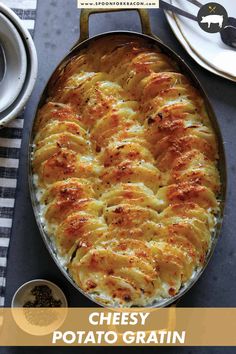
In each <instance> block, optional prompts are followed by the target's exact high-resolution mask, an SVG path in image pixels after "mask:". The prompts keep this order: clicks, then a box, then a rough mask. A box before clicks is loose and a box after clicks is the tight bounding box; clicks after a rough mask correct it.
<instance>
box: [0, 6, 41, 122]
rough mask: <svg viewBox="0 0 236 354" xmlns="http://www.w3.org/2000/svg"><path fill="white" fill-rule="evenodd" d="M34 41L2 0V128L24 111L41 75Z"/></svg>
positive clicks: (0, 115) (0, 22) (0, 24)
mask: <svg viewBox="0 0 236 354" xmlns="http://www.w3.org/2000/svg"><path fill="white" fill-rule="evenodd" d="M37 70H38V61H37V53H36V49H35V46H34V42H33V40H32V38H31V35H30V33H29V31H28V30H27V29H26V28H25V27H24V26H23V24H22V22H21V20H20V19H19V17H18V16H17V15H16V14H15V13H14V12H13V11H12V10H11V9H9V8H8V7H7V6H5V5H3V4H2V3H1V2H0V127H3V126H4V125H5V124H6V123H8V122H9V121H11V120H12V119H14V118H15V117H16V116H17V115H19V114H20V113H21V111H22V110H23V108H24V106H25V104H26V102H27V100H28V99H29V97H30V95H31V93H32V90H33V87H34V84H35V81H36V77H37Z"/></svg>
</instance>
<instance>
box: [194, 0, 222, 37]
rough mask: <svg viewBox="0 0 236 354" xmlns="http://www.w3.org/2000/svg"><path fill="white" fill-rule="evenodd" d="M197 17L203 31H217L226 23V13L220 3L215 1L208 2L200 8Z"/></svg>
mask: <svg viewBox="0 0 236 354" xmlns="http://www.w3.org/2000/svg"><path fill="white" fill-rule="evenodd" d="M197 19H198V24H199V26H200V27H201V29H203V31H205V32H209V33H217V32H220V31H221V30H222V29H223V28H224V27H225V26H226V25H227V23H228V14H227V11H226V10H225V8H224V7H223V6H222V5H220V4H218V3H216V2H209V3H208V4H206V5H203V6H202V7H201V8H200V10H199V12H198V15H197Z"/></svg>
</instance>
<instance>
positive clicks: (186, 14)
mask: <svg viewBox="0 0 236 354" xmlns="http://www.w3.org/2000/svg"><path fill="white" fill-rule="evenodd" d="M160 8H161V9H163V10H167V11H172V12H174V13H176V14H178V15H181V16H184V17H187V18H189V19H190V20H193V21H197V16H194V15H192V14H190V13H189V12H187V11H184V10H182V9H180V8H179V7H176V6H174V5H171V4H168V3H167V2H165V1H163V0H160Z"/></svg>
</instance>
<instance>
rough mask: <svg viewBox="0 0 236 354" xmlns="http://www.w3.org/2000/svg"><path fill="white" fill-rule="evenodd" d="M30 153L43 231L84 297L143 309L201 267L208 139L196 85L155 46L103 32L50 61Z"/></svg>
mask: <svg viewBox="0 0 236 354" xmlns="http://www.w3.org/2000/svg"><path fill="white" fill-rule="evenodd" d="M32 159H33V170H34V176H35V178H34V181H35V184H36V186H37V190H38V191H39V193H38V200H39V203H40V206H41V213H42V214H41V216H42V220H43V224H44V228H45V230H46V232H47V234H48V235H49V237H50V238H51V239H52V240H53V243H54V245H55V249H56V252H57V254H58V257H60V259H61V260H62V261H63V262H64V266H65V267H66V269H67V270H68V272H69V273H70V275H71V277H72V278H73V280H74V281H75V282H76V284H78V286H79V287H80V288H81V289H82V290H83V291H84V292H85V293H87V294H89V295H90V296H91V297H92V298H93V299H94V300H96V301H98V302H99V303H101V304H104V305H109V306H125V307H128V306H148V305H152V304H153V303H154V302H155V301H157V302H158V301H162V300H163V299H166V298H170V297H173V296H174V295H176V294H177V293H178V292H179V290H180V289H181V287H183V286H185V285H186V284H187V283H188V282H189V281H190V279H191V278H192V277H193V276H194V274H195V273H196V271H198V270H199V269H200V268H201V267H202V266H203V264H204V262H205V258H206V255H207V253H208V250H209V248H210V246H211V234H212V231H214V228H215V215H216V214H217V212H218V201H217V195H218V193H219V190H220V178H219V173H218V169H217V159H218V152H217V142H216V137H215V133H214V131H213V129H212V126H211V123H210V121H209V118H208V114H207V111H206V107H205V104H204V102H203V99H202V98H201V96H200V94H199V92H198V91H197V90H196V88H194V87H193V86H192V84H191V82H190V81H189V80H188V79H187V78H186V77H185V76H184V75H183V74H181V72H180V70H179V68H178V66H177V64H176V63H175V62H173V61H172V60H171V59H170V58H169V57H168V56H166V55H165V54H164V53H162V52H161V51H160V50H159V49H158V48H157V47H156V46H155V47H154V46H151V45H149V44H147V42H145V41H143V39H141V38H137V37H132V36H127V35H119V36H118V35H116V36H106V37H104V38H102V39H101V38H100V39H97V40H96V41H94V42H92V44H90V45H89V46H88V48H86V49H84V50H82V51H80V52H79V54H78V55H76V56H74V57H72V58H70V60H68V61H67V63H64V64H63V65H62V66H61V67H59V69H57V71H56V74H55V75H54V76H53V77H52V79H51V81H50V84H49V89H48V99H47V102H46V103H45V104H44V105H43V106H42V107H41V108H40V109H39V111H38V115H37V119H36V124H35V139H34V150H33V157H32Z"/></svg>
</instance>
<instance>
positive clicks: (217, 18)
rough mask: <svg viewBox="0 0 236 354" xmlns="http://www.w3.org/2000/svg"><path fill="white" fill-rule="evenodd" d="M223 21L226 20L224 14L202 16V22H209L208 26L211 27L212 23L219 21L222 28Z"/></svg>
mask: <svg viewBox="0 0 236 354" xmlns="http://www.w3.org/2000/svg"><path fill="white" fill-rule="evenodd" d="M223 21H224V16H223V15H207V16H202V20H201V23H207V24H208V28H210V27H211V24H212V23H218V25H219V26H220V28H222V25H223Z"/></svg>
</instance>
